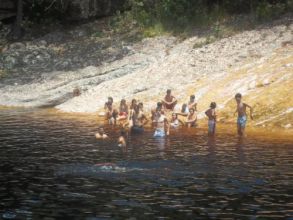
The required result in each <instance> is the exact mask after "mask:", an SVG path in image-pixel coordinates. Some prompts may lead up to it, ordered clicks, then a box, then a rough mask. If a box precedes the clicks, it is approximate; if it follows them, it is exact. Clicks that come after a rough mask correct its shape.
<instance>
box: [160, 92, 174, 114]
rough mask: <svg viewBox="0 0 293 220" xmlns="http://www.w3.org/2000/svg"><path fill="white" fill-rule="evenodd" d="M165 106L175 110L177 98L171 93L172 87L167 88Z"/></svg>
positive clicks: (167, 108)
mask: <svg viewBox="0 0 293 220" xmlns="http://www.w3.org/2000/svg"><path fill="white" fill-rule="evenodd" d="M162 103H163V106H164V108H165V109H166V110H172V111H173V110H174V108H175V106H176V104H177V99H176V98H175V97H174V96H173V95H172V94H171V89H168V90H167V94H166V96H165V98H164V99H163V100H162Z"/></svg>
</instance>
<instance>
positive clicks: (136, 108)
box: [96, 89, 253, 145]
mask: <svg viewBox="0 0 293 220" xmlns="http://www.w3.org/2000/svg"><path fill="white" fill-rule="evenodd" d="M235 100H236V103H237V108H236V111H235V114H236V113H238V118H237V130H238V134H239V135H240V136H242V135H244V131H245V126H246V122H247V108H249V109H250V117H251V119H253V116H252V113H253V109H252V107H251V106H250V105H248V104H246V103H243V102H242V95H241V94H240V93H237V94H236V95H235ZM176 105H177V99H176V98H175V97H174V96H173V95H172V92H171V90H170V89H168V90H167V92H166V96H165V97H164V99H163V100H161V101H160V102H158V103H157V106H156V108H154V109H152V110H151V117H150V119H151V123H152V126H153V127H154V128H155V131H154V135H153V136H154V137H164V136H166V135H169V133H170V128H171V129H174V128H178V127H179V126H180V125H183V126H187V127H195V126H196V125H197V124H196V122H197V114H196V113H197V102H196V100H195V96H194V95H191V96H190V99H189V101H188V103H185V104H183V105H182V107H181V110H180V111H175V106H176ZM216 107H217V104H216V103H215V102H212V103H211V104H210V107H209V109H207V110H206V111H205V114H206V116H207V117H208V134H209V135H214V134H215V130H216V121H217V113H216ZM104 109H105V116H106V119H107V120H108V122H109V124H116V123H117V122H121V124H122V130H121V135H120V137H119V140H118V142H119V144H120V145H125V144H126V142H125V138H124V137H125V134H126V133H127V132H126V130H129V131H130V132H131V134H142V133H143V132H144V127H145V125H146V124H147V123H148V122H149V119H148V118H147V116H146V114H145V112H144V108H143V103H142V102H138V101H137V100H136V99H133V100H132V101H131V104H130V106H128V105H127V102H126V100H125V99H122V100H121V102H120V106H119V109H118V110H116V109H114V107H113V98H112V97H108V101H107V102H106V103H105V106H104ZM168 113H172V114H171V115H172V116H171V118H170V119H168V117H167V115H168ZM178 116H181V118H182V117H183V118H185V120H181V119H180V118H179V117H178ZM107 137H108V136H107V135H106V134H105V132H104V130H103V128H102V127H101V128H99V132H98V133H97V134H96V138H97V139H105V138H107Z"/></svg>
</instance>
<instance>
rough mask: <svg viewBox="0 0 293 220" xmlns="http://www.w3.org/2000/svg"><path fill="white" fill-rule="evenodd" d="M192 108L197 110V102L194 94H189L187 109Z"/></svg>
mask: <svg viewBox="0 0 293 220" xmlns="http://www.w3.org/2000/svg"><path fill="white" fill-rule="evenodd" d="M191 108H194V110H195V111H197V102H196V101H195V96H194V95H191V96H190V98H189V102H188V110H189V109H191Z"/></svg>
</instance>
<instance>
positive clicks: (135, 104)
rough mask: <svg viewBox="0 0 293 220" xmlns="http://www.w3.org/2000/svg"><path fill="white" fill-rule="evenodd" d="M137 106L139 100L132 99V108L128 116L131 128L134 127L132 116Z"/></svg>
mask: <svg viewBox="0 0 293 220" xmlns="http://www.w3.org/2000/svg"><path fill="white" fill-rule="evenodd" d="M136 106H137V100H136V99H132V100H131V105H130V108H129V114H128V119H129V120H128V122H129V123H128V124H129V127H132V121H133V120H132V116H133V114H134V109H135V107H136Z"/></svg>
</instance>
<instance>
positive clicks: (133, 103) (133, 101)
mask: <svg viewBox="0 0 293 220" xmlns="http://www.w3.org/2000/svg"><path fill="white" fill-rule="evenodd" d="M136 102H137V101H136V99H132V100H131V105H130V108H131V109H134V107H135V106H136Z"/></svg>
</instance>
